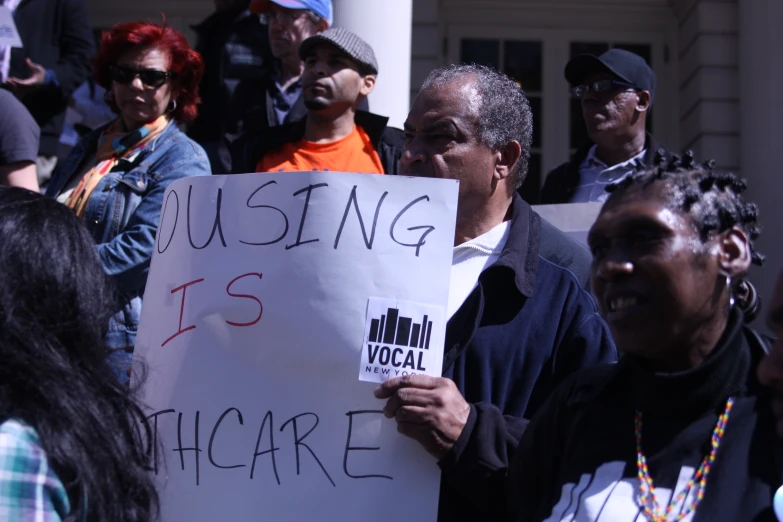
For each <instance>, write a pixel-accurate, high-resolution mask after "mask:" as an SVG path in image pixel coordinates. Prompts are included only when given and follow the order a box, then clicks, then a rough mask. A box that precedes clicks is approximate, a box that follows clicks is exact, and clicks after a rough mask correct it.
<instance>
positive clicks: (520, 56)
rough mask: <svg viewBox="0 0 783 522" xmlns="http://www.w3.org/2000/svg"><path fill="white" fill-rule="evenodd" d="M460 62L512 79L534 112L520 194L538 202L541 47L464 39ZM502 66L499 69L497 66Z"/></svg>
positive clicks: (520, 42) (535, 43)
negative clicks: (522, 91) (489, 69)
mask: <svg viewBox="0 0 783 522" xmlns="http://www.w3.org/2000/svg"><path fill="white" fill-rule="evenodd" d="M460 62H462V63H476V64H479V65H487V66H490V67H492V68H494V69H498V70H500V71H502V72H504V73H506V74H507V75H509V76H510V77H511V78H513V79H514V80H515V81H516V82H517V83H518V84H519V86H520V87H522V89H523V90H524V91H525V94H526V95H527V97H528V100H530V109H531V111H532V113H533V145H532V148H531V149H530V156H531V157H530V165H529V168H528V174H527V178H525V183H524V184H523V185H522V187H521V188H520V189H519V193H520V194H521V195H522V197H523V198H524V199H525V201H527V202H528V203H531V204H533V203H537V202H538V199H539V191H540V188H541V176H542V172H541V153H542V147H543V144H542V136H541V125H542V118H543V114H542V107H543V104H542V97H543V88H542V87H543V44H542V42H541V41H535V40H532V41H531V40H510V39H485V38H480V39H479V38H463V39H462V40H461V41H460ZM500 64H502V67H501V66H500Z"/></svg>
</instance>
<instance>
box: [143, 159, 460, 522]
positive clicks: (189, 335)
mask: <svg viewBox="0 0 783 522" xmlns="http://www.w3.org/2000/svg"><path fill="white" fill-rule="evenodd" d="M457 190H458V184H457V182H455V181H451V180H435V179H419V178H408V177H403V176H376V175H362V174H343V173H332V172H327V173H324V172H320V173H319V172H301V173H268V174H245V175H239V176H211V177H203V178H190V179H183V180H179V181H177V182H175V183H173V184H172V185H171V186H170V187H169V188H168V190H167V191H166V194H165V196H164V204H163V208H162V212H161V219H160V227H159V230H158V235H157V242H156V245H155V251H154V255H153V259H152V265H151V268H150V273H149V279H148V283H147V288H146V291H145V295H144V309H143V313H142V319H141V326H140V329H139V334H138V337H137V344H136V351H135V354H136V355H135V357H136V358H137V359H142V360H143V361H145V363H146V364H147V366H148V371H147V377H146V381H145V384H144V387H143V400H144V401H145V403H146V404H147V406H148V408H149V414H150V423H151V425H152V426H153V428H154V430H155V438H156V440H157V442H158V444H159V446H156V448H157V449H156V451H155V453H154V458H153V464H154V467H155V469H156V475H157V479H158V480H159V482H160V487H161V489H160V491H161V499H162V509H163V511H162V520H172V521H184V520H188V521H190V520H193V521H200V520H204V521H212V520H231V521H232V522H242V521H251V520H253V521H255V520H269V521H291V522H293V521H302V520H340V521H344V522H351V521H365V520H373V521H378V522H385V521H389V522H391V521H398V520H400V517H404V518H405V520H406V521H408V522H414V521H422V522H423V521H432V520H435V519H436V514H437V502H438V490H439V483H440V472H439V469H438V467H437V465H436V462H435V459H433V458H432V457H431V456H429V455H428V454H426V452H425V451H424V450H423V449H422V448H421V447H420V446H419V445H418V444H417V443H415V442H414V441H412V440H410V439H407V438H405V437H403V436H402V435H400V434H398V433H397V430H396V425H395V422H394V420H393V419H386V418H385V417H384V416H383V415H382V412H381V410H382V408H383V406H384V401H380V400H377V399H375V398H374V396H373V390H374V388H375V386H376V385H375V384H371V383H367V382H361V381H360V380H359V379H357V373H356V369H357V365H360V364H361V363H362V356H363V354H364V353H365V352H366V350H367V346H366V344H367V343H366V341H367V334H366V332H365V325H366V324H367V323H368V321H369V322H370V323H372V319H373V318H375V316H374V315H373V314H375V312H376V309H377V306H383V304H386V308H384V309H383V310H384V313H387V311H388V308H389V306H388V303H389V302H391V303H394V308H395V309H396V310H398V314H397V315H398V317H397V318H396V323H395V329H394V332H393V333H394V340H395V341H396V340H397V336H398V335H399V336H400V339H403V337H404V335H403V334H401V333H400V329H401V327H402V329H403V330H404V329H405V328H406V327H407V326H406V324H407V322H406V320H405V319H407V318H410V319H411V321H410V327H411V329H412V328H413V324H414V323H415V324H418V325H419V334H418V335H419V336H418V339H419V342H421V331H422V327H423V326H422V325H423V323H424V321H423V315H422V319H421V320H420V319H419V315H418V314H419V313H421V312H424V311H430V313H428V319H427V323H428V324H429V323H430V322H432V323H433V325H432V327H431V328H429V331H430V339H429V349H428V353H427V355H428V356H429V358H422V360H421V363H420V364H419V360H418V355H417V356H416V360H415V361H414V363H415V364H419V366H425V365H426V366H429V367H428V368H427V370H433V374H435V375H438V374H440V365H441V362H440V361H441V360H442V356H443V354H442V349H443V332H444V328H443V325H442V319H430V317H433V318H434V317H437V313H433V312H432V310H436V311H439V312H440V314H441V316H442V314H443V310H444V309H445V306H446V303H447V300H448V286H449V274H450V267H451V256H452V246H453V238H454V225H455V216H456V207H457ZM376 298H377V299H376ZM389 300H390V301H389ZM370 303H376V304H375V305H372V304H370ZM376 305H377V306H376ZM374 306H375V307H374ZM417 307H418V308H417ZM414 313H416V314H417V315H413V314H414ZM401 319H403V320H401ZM414 319H415V320H414ZM385 321H386V324H388V318H385ZM385 331H386V327H385V325H384V332H385ZM390 331H391V330H390ZM410 333H411V332H410V331H409V334H410ZM390 335H391V334H390ZM412 337H413V336H412V335H409V336H408V344H411V340H410V339H411V338H412ZM426 341H427V339H426V334H425V337H424V342H425V343H426ZM390 348H391V346H390ZM419 351H420V350H419V348H418V344H417V347H416V352H417V353H418V352H419ZM378 356H380V353H378ZM385 357H386V356H385V354H384V360H385ZM390 361H391V356H390ZM395 361H397V359H395ZM376 362H377V361H376ZM392 367H393V366H392ZM136 375H137V372H136V371H134V378H135V377H136Z"/></svg>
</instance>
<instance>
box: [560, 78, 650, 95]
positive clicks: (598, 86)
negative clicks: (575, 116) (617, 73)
mask: <svg viewBox="0 0 783 522" xmlns="http://www.w3.org/2000/svg"><path fill="white" fill-rule="evenodd" d="M618 87H628V88H631V89H636V86H635V85H634V84H632V83H628V82H622V81H620V80H599V81H597V82H593V83H586V84H584V85H575V86H573V87H571V88H569V89H568V92H569V93H571V97H572V98H581V97H582V96H584V95H585V94H587V93H588V92H590V91H593V92H606V91H611V90H613V89H617V88H618Z"/></svg>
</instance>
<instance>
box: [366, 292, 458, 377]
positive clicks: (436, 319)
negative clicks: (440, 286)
mask: <svg viewBox="0 0 783 522" xmlns="http://www.w3.org/2000/svg"><path fill="white" fill-rule="evenodd" d="M444 326H445V325H444V321H443V307H442V306H436V305H430V304H425V303H418V302H414V301H401V300H397V299H388V298H381V297H370V298H369V300H368V302H367V317H366V319H365V326H364V337H363V345H362V357H361V366H360V368H359V380H360V381H366V382H378V383H380V382H383V381H385V380H387V379H390V378H392V377H400V376H403V375H410V374H414V375H416V374H419V375H432V376H434V377H438V376H440V375H441V364H442V360H443V348H442V347H443V335H444Z"/></svg>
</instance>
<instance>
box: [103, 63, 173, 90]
mask: <svg viewBox="0 0 783 522" xmlns="http://www.w3.org/2000/svg"><path fill="white" fill-rule="evenodd" d="M109 75H110V77H111V80H112V81H113V82H116V83H120V84H122V85H128V84H129V83H131V82H132V81H133V80H134V78H136V76H138V77H139V78H141V83H143V84H144V85H146V86H148V87H160V86H161V85H163V84H164V83H166V80H167V79H168V78H171V77H174V76H176V75H177V73H173V72H166V71H158V70H157V69H133V68H132V67H123V66H121V65H112V66H111V67H109Z"/></svg>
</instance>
